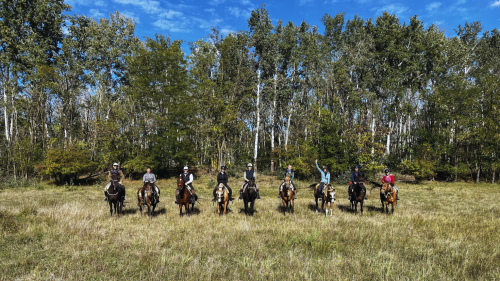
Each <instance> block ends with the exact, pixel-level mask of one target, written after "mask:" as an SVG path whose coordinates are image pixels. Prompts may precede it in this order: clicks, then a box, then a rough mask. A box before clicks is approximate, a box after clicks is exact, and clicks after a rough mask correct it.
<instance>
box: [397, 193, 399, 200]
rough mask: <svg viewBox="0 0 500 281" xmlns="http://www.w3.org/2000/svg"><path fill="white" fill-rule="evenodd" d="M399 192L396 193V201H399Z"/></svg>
mask: <svg viewBox="0 0 500 281" xmlns="http://www.w3.org/2000/svg"><path fill="white" fill-rule="evenodd" d="M398 194H399V192H397V191H396V200H399V195H398Z"/></svg>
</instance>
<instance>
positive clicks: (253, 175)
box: [239, 163, 260, 199]
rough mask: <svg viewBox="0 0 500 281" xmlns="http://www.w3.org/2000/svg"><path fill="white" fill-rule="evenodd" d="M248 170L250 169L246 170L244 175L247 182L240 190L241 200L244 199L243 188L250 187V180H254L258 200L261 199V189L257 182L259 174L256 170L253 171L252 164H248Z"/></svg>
mask: <svg viewBox="0 0 500 281" xmlns="http://www.w3.org/2000/svg"><path fill="white" fill-rule="evenodd" d="M247 168H248V170H246V171H245V173H244V174H243V177H244V178H245V182H244V183H243V185H242V186H241V188H240V198H239V199H243V188H244V187H245V186H246V185H248V180H251V179H253V180H254V183H255V190H257V199H260V195H259V187H258V186H257V183H256V182H255V181H256V178H257V173H256V172H255V171H254V170H252V163H248V165H247Z"/></svg>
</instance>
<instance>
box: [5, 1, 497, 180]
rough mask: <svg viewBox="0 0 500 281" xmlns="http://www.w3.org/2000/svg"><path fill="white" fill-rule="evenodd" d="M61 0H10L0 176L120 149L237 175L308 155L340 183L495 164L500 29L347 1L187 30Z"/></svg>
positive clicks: (67, 176)
mask: <svg viewBox="0 0 500 281" xmlns="http://www.w3.org/2000/svg"><path fill="white" fill-rule="evenodd" d="M69 9H70V7H69V6H68V5H66V4H64V2H63V1H60V0H47V1H40V0H31V1H28V0H5V1H1V4H0V94H1V96H2V99H1V102H0V107H1V111H2V112H1V119H3V120H2V121H3V122H0V131H1V132H2V134H1V135H0V159H1V160H2V161H0V176H2V177H3V178H12V179H15V180H19V179H25V180H26V179H40V178H45V179H48V178H50V179H55V180H56V181H57V182H59V183H67V182H70V181H75V180H77V179H78V178H81V177H93V176H96V175H100V174H101V173H103V172H105V171H107V170H109V168H110V167H111V164H112V163H113V162H119V163H120V165H121V167H122V169H123V170H124V172H125V174H126V175H127V176H129V177H137V176H139V175H140V174H141V173H143V172H144V170H145V168H146V167H147V166H151V167H153V170H154V171H155V172H156V173H157V174H158V175H159V176H160V177H162V178H166V177H170V176H172V175H174V174H176V173H178V172H180V170H181V169H182V166H184V165H190V166H196V167H197V169H199V170H200V169H206V170H208V171H215V170H217V169H218V167H219V166H220V165H226V166H228V170H229V172H230V174H231V175H234V174H235V173H238V172H240V171H242V170H243V169H245V166H246V164H247V163H249V162H251V163H253V164H254V165H255V166H256V169H257V171H258V172H259V173H265V174H278V175H279V174H281V172H282V171H283V169H284V168H285V167H286V166H287V165H289V164H290V165H293V166H294V170H295V171H296V174H297V176H298V177H299V178H305V179H308V178H311V177H312V176H313V175H314V173H315V169H316V168H315V166H314V160H315V159H320V164H321V165H328V167H329V169H330V171H331V173H332V175H333V176H334V177H336V178H337V180H338V181H339V183H345V181H346V180H347V175H348V174H349V173H350V171H351V170H352V168H353V166H354V165H356V164H359V165H361V166H362V170H363V171H365V172H366V173H367V174H368V175H369V176H373V175H374V174H375V173H376V172H380V171H382V170H383V169H384V168H385V167H389V168H390V169H391V170H393V171H397V172H400V173H404V174H410V175H413V176H415V178H416V179H417V180H431V179H435V180H446V181H458V180H460V181H461V180H464V181H474V182H480V181H487V182H491V183H495V181H496V175H497V174H498V171H497V166H498V162H499V161H498V151H499V141H500V133H499V130H498V129H499V128H498V126H499V125H498V122H499V105H500V93H499V82H500V33H499V31H498V30H497V29H494V30H492V31H485V30H483V29H482V27H481V23H480V22H479V21H477V22H470V23H467V22H466V23H465V24H464V25H463V26H462V25H460V26H458V27H457V28H456V30H455V33H456V34H455V35H454V36H446V35H445V33H444V31H443V30H441V29H440V28H439V27H438V26H437V25H434V24H433V25H430V26H428V27H425V25H424V23H423V22H422V21H421V20H419V19H418V17H417V16H414V17H412V18H410V20H409V21H408V24H406V23H403V24H402V23H401V22H400V20H399V18H398V17H397V15H392V14H389V13H387V12H385V13H383V14H381V15H380V16H378V17H377V18H375V19H373V20H372V19H362V18H359V17H354V18H351V19H346V18H345V16H344V14H342V13H341V14H337V15H335V16H330V15H328V14H325V15H324V17H323V18H322V23H323V24H324V32H323V33H322V34H320V33H319V32H318V28H317V27H316V26H311V25H309V24H308V23H307V22H305V21H304V22H302V23H301V24H300V25H298V26H297V25H295V24H293V23H292V22H288V23H284V22H282V21H278V22H272V21H271V18H270V15H269V14H268V11H267V10H266V8H265V6H263V7H261V8H260V9H256V10H253V11H252V13H251V17H250V18H249V19H248V30H247V31H241V32H236V33H230V34H228V35H227V36H223V35H222V34H221V32H220V31H219V30H218V29H217V28H216V27H214V28H212V31H211V33H210V34H208V35H207V37H206V38H201V39H199V40H198V41H196V42H190V43H189V46H190V53H189V55H186V54H185V53H184V51H183V49H182V47H181V44H182V42H181V41H179V40H171V39H170V38H169V37H165V36H163V35H157V36H156V37H155V38H147V39H146V40H140V39H139V38H138V37H137V36H136V35H135V34H134V29H135V23H134V21H133V20H132V19H130V18H127V17H125V16H124V15H122V14H120V13H119V12H116V13H115V14H111V15H110V17H109V18H101V19H100V20H99V21H96V20H94V19H93V18H90V17H85V16H83V15H81V16H80V15H74V16H68V15H66V14H65V13H66V12H67V11H69Z"/></svg>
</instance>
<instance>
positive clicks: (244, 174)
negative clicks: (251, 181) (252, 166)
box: [243, 172, 248, 181]
mask: <svg viewBox="0 0 500 281" xmlns="http://www.w3.org/2000/svg"><path fill="white" fill-rule="evenodd" d="M243 177H244V178H245V181H248V179H247V172H243Z"/></svg>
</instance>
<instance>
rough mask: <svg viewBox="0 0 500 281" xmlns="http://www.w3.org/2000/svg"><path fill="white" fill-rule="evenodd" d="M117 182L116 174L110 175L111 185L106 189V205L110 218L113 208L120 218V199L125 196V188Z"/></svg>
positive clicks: (121, 204)
mask: <svg viewBox="0 0 500 281" xmlns="http://www.w3.org/2000/svg"><path fill="white" fill-rule="evenodd" d="M119 182H120V181H119V180H118V174H111V185H110V186H109V188H108V203H109V212H110V213H111V216H113V207H114V208H115V213H116V214H117V215H118V216H120V213H121V211H122V209H123V200H122V198H123V197H124V196H125V187H124V186H122V185H121V184H120V183H119Z"/></svg>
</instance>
